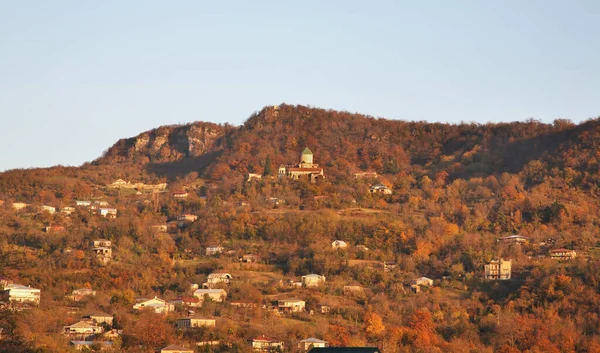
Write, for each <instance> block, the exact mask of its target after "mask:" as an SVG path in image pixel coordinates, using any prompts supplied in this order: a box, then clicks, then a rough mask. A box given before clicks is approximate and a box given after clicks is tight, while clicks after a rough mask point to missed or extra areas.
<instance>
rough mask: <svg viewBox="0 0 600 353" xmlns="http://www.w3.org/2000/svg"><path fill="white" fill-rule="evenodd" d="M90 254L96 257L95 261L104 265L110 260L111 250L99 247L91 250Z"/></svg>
mask: <svg viewBox="0 0 600 353" xmlns="http://www.w3.org/2000/svg"><path fill="white" fill-rule="evenodd" d="M92 252H93V253H94V255H95V256H96V259H97V260H98V261H99V262H100V263H102V264H104V265H106V264H107V263H109V262H110V260H111V259H112V249H111V248H107V247H104V246H99V247H96V248H93V249H92Z"/></svg>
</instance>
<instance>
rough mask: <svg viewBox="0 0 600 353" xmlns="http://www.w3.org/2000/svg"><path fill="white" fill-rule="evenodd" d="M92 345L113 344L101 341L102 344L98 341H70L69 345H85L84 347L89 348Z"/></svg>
mask: <svg viewBox="0 0 600 353" xmlns="http://www.w3.org/2000/svg"><path fill="white" fill-rule="evenodd" d="M94 343H100V344H103V345H112V344H113V343H112V342H111V341H102V342H99V341H71V344H73V345H86V346H88V345H89V346H91V345H92V344H94Z"/></svg>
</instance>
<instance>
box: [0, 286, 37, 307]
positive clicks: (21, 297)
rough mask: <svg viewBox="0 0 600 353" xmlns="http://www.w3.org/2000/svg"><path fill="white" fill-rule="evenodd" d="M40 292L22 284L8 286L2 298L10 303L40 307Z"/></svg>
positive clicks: (5, 287)
mask: <svg viewBox="0 0 600 353" xmlns="http://www.w3.org/2000/svg"><path fill="white" fill-rule="evenodd" d="M40 292H41V291H40V290H39V289H37V288H31V287H29V286H24V285H21V284H7V285H6V286H4V292H3V293H2V294H3V295H2V297H3V299H4V300H6V301H8V302H10V303H15V304H32V305H40Z"/></svg>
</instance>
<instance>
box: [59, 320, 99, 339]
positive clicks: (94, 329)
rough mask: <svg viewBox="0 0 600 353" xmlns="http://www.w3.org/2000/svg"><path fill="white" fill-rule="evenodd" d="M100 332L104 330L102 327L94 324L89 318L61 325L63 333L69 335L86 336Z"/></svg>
mask: <svg viewBox="0 0 600 353" xmlns="http://www.w3.org/2000/svg"><path fill="white" fill-rule="evenodd" d="M102 332H104V327H102V326H98V325H96V323H94V322H93V321H91V320H81V321H79V322H76V323H74V324H73V325H69V326H64V327H63V334H65V335H69V336H82V337H88V336H92V335H97V334H100V333H102Z"/></svg>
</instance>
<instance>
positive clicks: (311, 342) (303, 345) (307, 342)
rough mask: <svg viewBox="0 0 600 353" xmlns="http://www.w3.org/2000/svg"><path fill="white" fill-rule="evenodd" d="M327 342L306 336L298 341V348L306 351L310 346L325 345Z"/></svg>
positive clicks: (318, 346) (319, 346)
mask: <svg viewBox="0 0 600 353" xmlns="http://www.w3.org/2000/svg"><path fill="white" fill-rule="evenodd" d="M328 344H329V343H328V342H327V341H323V340H320V339H318V338H314V337H311V338H307V339H304V340H302V341H300V343H298V348H300V349H301V350H302V351H304V352H306V351H308V350H310V349H311V348H322V347H327V346H328Z"/></svg>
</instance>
